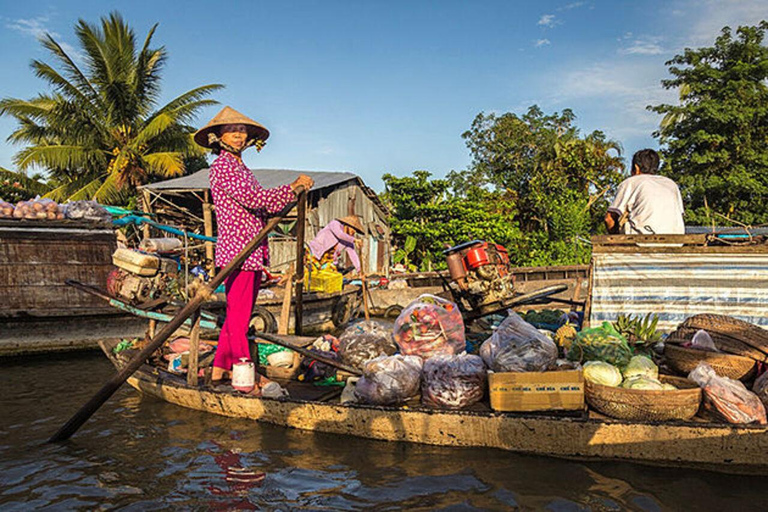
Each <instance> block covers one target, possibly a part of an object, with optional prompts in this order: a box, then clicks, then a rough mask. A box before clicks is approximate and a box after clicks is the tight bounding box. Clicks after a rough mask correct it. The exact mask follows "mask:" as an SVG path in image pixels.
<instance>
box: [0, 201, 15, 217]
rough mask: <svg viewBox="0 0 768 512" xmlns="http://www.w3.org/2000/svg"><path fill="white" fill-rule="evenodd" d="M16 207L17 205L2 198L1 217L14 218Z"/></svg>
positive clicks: (0, 202) (0, 203)
mask: <svg viewBox="0 0 768 512" xmlns="http://www.w3.org/2000/svg"><path fill="white" fill-rule="evenodd" d="M14 208H15V207H14V206H13V205H12V204H11V203H8V202H6V201H3V200H2V199H0V219H10V218H13V210H14Z"/></svg>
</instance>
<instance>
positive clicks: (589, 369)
mask: <svg viewBox="0 0 768 512" xmlns="http://www.w3.org/2000/svg"><path fill="white" fill-rule="evenodd" d="M584 378H585V379H586V380H588V381H589V382H592V383H593V384H602V385H603V386H614V387H616V386H618V385H619V384H621V372H620V371H619V369H618V368H616V367H615V366H613V365H612V364H610V363H605V362H603V361H589V362H588V363H585V364H584Z"/></svg>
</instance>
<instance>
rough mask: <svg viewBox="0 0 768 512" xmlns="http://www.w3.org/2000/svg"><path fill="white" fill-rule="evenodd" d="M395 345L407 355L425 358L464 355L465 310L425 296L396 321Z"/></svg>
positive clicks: (438, 298) (449, 302) (432, 296)
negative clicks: (463, 313)
mask: <svg viewBox="0 0 768 512" xmlns="http://www.w3.org/2000/svg"><path fill="white" fill-rule="evenodd" d="M395 343H397V346H398V347H400V352H402V353H403V354H406V355H414V356H419V357H421V358H423V359H427V358H430V357H433V356H436V355H452V354H459V353H461V352H464V351H465V350H466V346H467V344H466V339H465V336H464V319H463V318H462V317H461V311H459V308H458V306H456V304H454V303H453V302H451V301H449V300H446V299H442V298H440V297H436V296H434V295H429V294H425V295H421V296H419V297H418V298H417V299H416V300H415V301H413V302H411V303H410V304H409V305H408V307H407V308H405V309H404V310H403V311H402V312H401V313H400V316H398V317H397V320H395Z"/></svg>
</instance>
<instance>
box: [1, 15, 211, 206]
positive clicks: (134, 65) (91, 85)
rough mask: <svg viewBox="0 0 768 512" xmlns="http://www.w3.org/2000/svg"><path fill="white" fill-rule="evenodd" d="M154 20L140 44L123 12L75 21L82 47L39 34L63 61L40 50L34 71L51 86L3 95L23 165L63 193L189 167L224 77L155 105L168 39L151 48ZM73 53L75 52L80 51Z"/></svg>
mask: <svg viewBox="0 0 768 512" xmlns="http://www.w3.org/2000/svg"><path fill="white" fill-rule="evenodd" d="M156 28H157V25H154V26H153V27H152V28H151V29H150V31H149V33H148V34H147V37H146V39H145V40H144V44H143V45H142V46H141V48H137V44H136V39H135V36H134V32H133V30H132V29H131V28H130V27H129V26H128V25H127V24H126V23H125V22H124V21H123V19H122V17H121V16H120V14H118V13H116V12H115V13H112V14H110V15H109V17H106V18H102V19H101V26H95V25H92V24H89V23H87V22H85V21H83V20H82V19H81V20H79V21H78V23H77V24H76V25H75V34H76V35H77V39H78V40H79V43H80V47H81V48H80V53H81V54H82V55H81V56H73V55H69V54H67V52H65V51H64V49H63V48H62V46H61V45H60V44H59V43H58V42H56V41H55V40H54V38H53V37H51V35H50V34H46V35H45V36H44V37H42V38H41V44H42V45H43V47H45V49H46V50H48V51H49V52H50V53H51V55H52V56H53V57H54V58H55V60H56V62H57V64H58V67H59V69H56V68H55V67H54V66H52V65H49V64H47V63H45V62H42V61H39V60H34V61H32V64H31V67H32V69H33V70H34V72H35V74H36V75H37V76H38V77H40V78H42V79H43V80H45V81H46V82H47V83H48V84H50V86H52V89H53V92H52V93H41V94H38V95H37V96H35V97H34V98H32V99H30V100H22V99H16V98H5V99H3V100H2V101H0V115H10V116H12V117H14V118H16V120H17V121H18V127H17V129H16V130H15V131H14V132H13V133H12V134H11V135H10V136H9V138H8V140H9V141H10V142H14V143H24V144H27V146H26V147H24V148H23V149H21V150H20V151H19V152H18V153H17V154H16V155H15V156H14V163H15V164H16V166H17V167H18V169H19V170H20V171H26V170H27V169H29V168H30V167H42V168H44V169H46V170H47V172H48V174H49V182H50V183H52V184H53V186H54V187H55V188H54V189H53V190H52V191H50V192H49V193H48V194H46V197H50V198H52V199H54V200H57V201H62V200H65V199H71V200H77V199H96V200H97V201H99V202H103V203H107V204H110V203H113V204H114V203H119V202H123V201H125V200H126V199H127V198H128V197H129V196H130V195H131V194H132V192H133V191H134V189H135V187H136V186H137V185H141V184H143V183H146V182H147V181H149V180H150V179H152V178H155V179H156V178H159V177H172V176H176V175H180V174H182V173H183V172H184V159H185V158H188V157H194V156H199V155H200V154H201V149H200V148H198V147H197V146H196V145H195V144H194V142H193V141H192V136H191V134H192V132H193V131H194V129H193V128H192V127H191V126H189V125H188V123H189V122H190V121H192V119H193V118H194V116H195V115H196V113H197V112H198V111H199V109H200V108H202V107H204V106H207V105H212V104H216V103H217V102H216V101H214V100H211V99H208V96H209V95H210V94H211V93H213V92H214V91H216V90H218V89H220V88H222V87H223V86H222V85H219V84H211V85H203V86H200V87H197V88H195V89H192V90H190V91H188V92H185V93H184V94H182V95H180V96H178V97H177V98H175V99H173V100H171V101H170V102H169V103H168V104H166V105H165V106H162V107H160V108H156V105H157V100H158V97H159V94H160V79H161V71H162V69H163V66H164V64H165V60H166V58H167V52H166V50H165V48H164V47H160V48H150V44H151V40H152V36H153V35H154V33H155V29H156ZM75 57H76V58H75Z"/></svg>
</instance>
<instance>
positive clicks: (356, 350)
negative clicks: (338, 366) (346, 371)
mask: <svg viewBox="0 0 768 512" xmlns="http://www.w3.org/2000/svg"><path fill="white" fill-rule="evenodd" d="M395 352H397V346H395V343H394V342H393V341H392V335H391V333H390V332H389V331H388V330H387V328H386V327H384V326H383V325H381V324H380V323H378V322H374V321H372V320H366V321H362V322H357V323H355V324H352V325H350V326H349V327H347V329H346V330H345V331H344V332H343V333H342V335H341V336H339V356H340V357H341V360H342V361H343V362H344V363H346V364H348V365H350V366H354V367H355V368H359V369H361V370H362V369H363V365H364V364H365V363H366V361H369V360H371V359H373V358H375V357H379V356H391V355H393V354H394V353H395Z"/></svg>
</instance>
